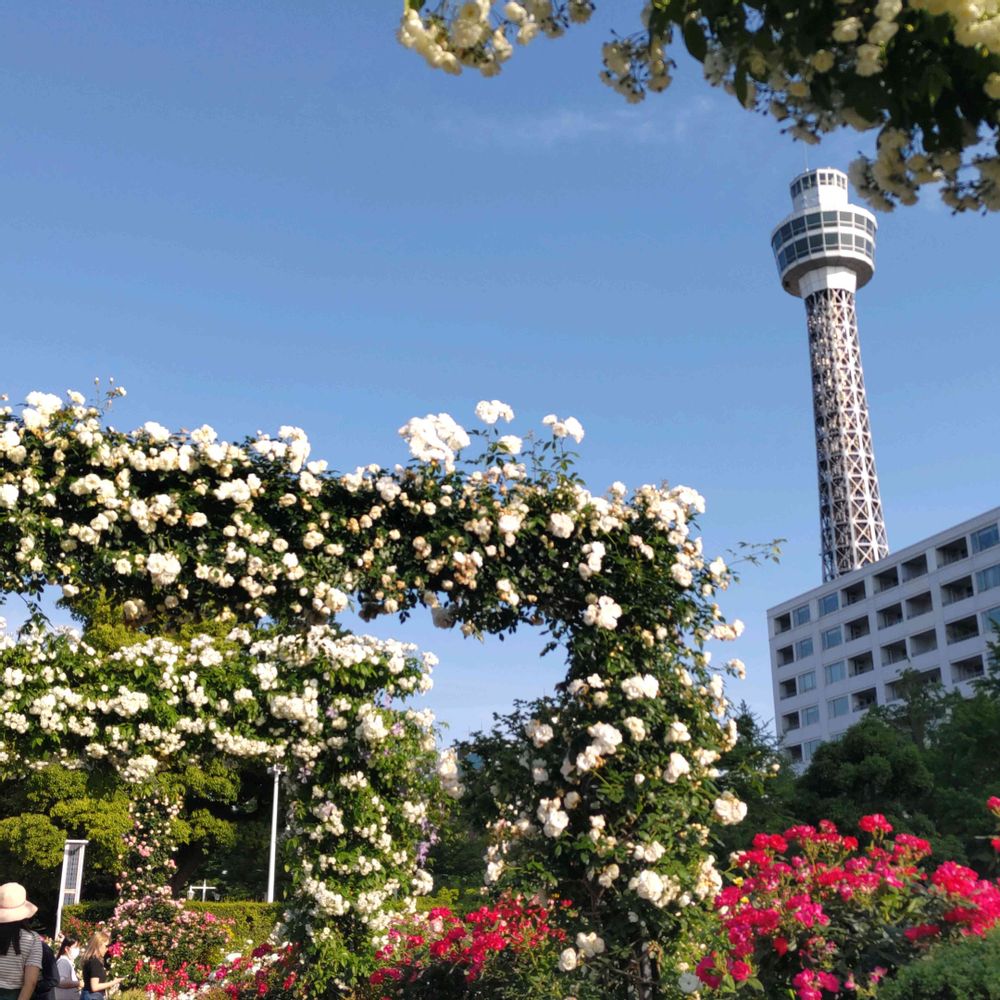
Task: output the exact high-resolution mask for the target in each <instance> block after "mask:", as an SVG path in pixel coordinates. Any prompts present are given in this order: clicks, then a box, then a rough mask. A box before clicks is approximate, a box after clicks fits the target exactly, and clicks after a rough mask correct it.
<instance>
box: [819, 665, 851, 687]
mask: <svg viewBox="0 0 1000 1000" xmlns="http://www.w3.org/2000/svg"><path fill="white" fill-rule="evenodd" d="M824 670H825V671H826V683H827V684H836V683H837V681H842V680H843V679H844V678H845V677H846V676H847V664H846V663H844V661H843V660H837V662H836V663H828V664H827V665H826V667H824Z"/></svg>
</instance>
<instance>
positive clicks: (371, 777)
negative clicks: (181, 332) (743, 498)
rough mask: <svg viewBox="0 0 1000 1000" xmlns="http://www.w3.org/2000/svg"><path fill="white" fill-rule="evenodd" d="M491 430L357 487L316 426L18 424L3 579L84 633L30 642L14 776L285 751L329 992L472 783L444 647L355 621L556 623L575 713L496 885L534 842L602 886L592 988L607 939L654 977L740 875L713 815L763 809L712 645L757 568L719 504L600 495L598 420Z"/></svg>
mask: <svg viewBox="0 0 1000 1000" xmlns="http://www.w3.org/2000/svg"><path fill="white" fill-rule="evenodd" d="M477 416H478V417H479V418H480V419H481V420H482V421H483V423H484V424H485V425H486V429H484V430H481V431H473V432H471V438H476V439H477V441H478V443H479V444H480V445H481V447H480V448H479V449H478V453H477V454H476V456H475V457H474V458H472V459H468V458H463V457H461V453H463V451H464V452H465V453H466V454H468V452H469V451H472V450H473V449H472V448H471V447H470V445H471V443H472V442H471V440H470V434H469V433H467V432H466V431H465V430H464V429H463V428H462V427H460V426H459V425H458V424H456V423H455V422H454V421H453V420H452V419H451V418H450V417H448V416H447V415H444V414H439V415H436V416H428V417H426V418H417V419H414V420H411V421H410V422H409V423H408V424H407V425H406V426H405V427H403V428H401V433H402V434H403V436H404V437H405V438H406V439H407V441H408V443H409V446H410V450H411V453H412V455H413V461H412V462H411V463H410V464H408V465H406V466H396V467H395V468H392V469H384V468H382V467H380V466H376V465H370V466H366V467H362V468H359V469H357V470H355V471H354V472H350V473H347V474H337V473H334V472H331V471H329V470H328V468H327V465H326V463H325V462H321V461H310V458H309V453H310V448H309V443H308V440H307V438H306V436H305V434H304V433H303V432H302V431H301V430H299V429H298V428H293V427H283V428H281V429H280V431H279V433H278V435H277V436H276V437H270V436H267V435H261V436H258V437H255V438H253V439H248V440H246V441H245V442H243V443H241V444H233V443H229V442H224V441H220V440H219V439H218V437H217V435H216V433H215V432H214V431H213V430H212V429H211V428H210V427H207V426H203V427H200V428H198V429H196V430H192V431H180V432H176V433H172V432H170V431H168V430H167V429H166V428H164V427H162V426H161V425H159V424H157V423H154V422H147V423H146V424H144V425H143V426H142V427H141V428H139V429H138V430H136V431H132V432H128V433H125V432H121V431H117V430H115V429H113V428H112V427H110V426H108V425H107V423H106V421H105V419H104V417H103V416H102V412H101V410H100V409H99V408H98V407H97V406H92V405H88V404H86V403H85V401H84V399H83V397H82V396H80V395H79V394H77V393H70V394H69V396H68V399H67V400H63V399H62V398H60V397H58V396H54V395H50V394H43V393H32V394H30V395H29V396H28V399H27V404H26V405H25V406H24V407H23V408H19V409H18V410H15V409H14V408H12V407H5V408H4V409H3V410H2V411H0V587H2V591H3V592H4V593H8V594H10V593H19V594H22V595H28V596H31V595H38V594H40V593H41V592H42V590H43V588H44V587H46V586H55V587H58V588H60V590H61V595H62V598H63V600H64V602H65V603H66V604H67V605H68V606H69V607H70V608H71V609H73V610H74V612H75V613H76V614H77V616H78V617H79V618H80V619H81V620H82V621H83V623H84V627H83V630H82V636H81V635H80V634H76V633H72V632H68V631H65V630H62V631H60V630H48V629H45V628H43V627H41V626H38V627H34V628H28V629H25V630H22V632H21V634H20V635H19V636H18V637H17V638H16V639H15V638H13V637H7V638H5V639H3V640H2V642H0V659H2V664H0V666H2V669H3V672H4V687H3V693H2V695H0V769H3V770H4V771H7V772H9V773H13V772H15V771H16V770H17V769H18V768H23V767H24V765H25V762H28V763H31V764H33V765H36V766H41V765H42V764H44V762H46V761H49V760H52V759H62V760H64V761H71V762H72V761H79V762H81V764H83V765H85V766H101V765H103V766H107V765H110V766H114V767H116V768H117V769H119V770H120V772H121V774H122V775H124V776H125V777H126V779H128V780H130V781H133V782H135V783H136V785H137V787H139V788H141V787H143V786H144V785H145V783H148V782H149V781H150V780H152V779H154V778H155V774H156V772H157V770H158V769H160V768H161V767H164V766H169V765H172V764H173V763H175V762H177V761H179V760H184V759H198V758H204V757H205V756H206V755H210V754H221V755H225V756H226V757H229V758H233V759H237V760H239V759H244V760H245V759H255V760H263V761H267V762H269V763H273V764H279V765H282V766H283V767H284V768H285V770H286V772H287V778H286V781H287V784H288V793H289V795H290V801H291V806H290V808H289V831H290V835H289V837H288V842H287V848H286V864H287V866H288V867H289V870H290V872H291V879H292V887H291V894H290V900H289V904H288V912H287V932H288V934H289V935H290V937H291V938H292V939H294V940H297V941H299V942H301V943H302V944H303V946H304V948H305V949H306V952H307V959H308V960H307V963H306V967H307V970H308V974H309V975H310V976H311V977H312V978H313V980H314V983H315V984H317V988H319V984H327V983H329V982H331V981H332V979H333V978H334V977H340V978H342V979H349V978H350V976H351V975H353V974H355V973H357V972H358V971H360V970H361V969H363V968H364V967H365V964H366V962H367V961H368V959H369V956H370V954H371V950H372V947H373V945H374V946H377V945H379V944H380V943H381V942H382V941H384V934H385V931H386V928H387V926H388V924H389V923H390V921H391V920H392V914H393V912H395V911H398V910H401V909H407V908H409V907H411V906H412V904H413V897H414V895H416V894H419V893H422V892H427V891H429V890H430V888H431V879H430V877H429V876H428V875H427V873H426V872H424V871H423V870H422V869H421V867H420V865H419V858H420V857H421V856H422V853H423V852H422V851H421V850H420V843H421V841H423V840H425V839H426V835H427V830H428V827H429V825H430V824H431V823H432V822H433V820H434V816H435V814H436V810H437V803H438V795H439V793H440V792H441V791H442V790H443V791H445V792H448V793H450V794H459V793H460V791H461V786H460V775H459V773H458V771H457V769H456V766H455V760H454V756H453V755H450V754H448V753H447V752H446V753H445V754H444V755H442V756H441V757H439V756H438V754H437V753H436V750H435V736H434V731H433V719H432V716H431V715H430V713H429V712H427V711H417V710H415V709H414V708H412V707H408V706H407V700H408V699H409V698H410V696H412V695H415V694H418V693H421V692H423V691H425V690H426V689H427V688H428V687H429V685H430V676H429V675H430V671H431V668H432V666H433V663H434V660H433V657H431V656H429V655H426V654H425V655H420V654H418V652H417V651H416V650H415V649H414V648H413V647H412V646H408V645H404V644H402V643H399V642H394V641H385V640H376V639H374V638H371V637H369V636H360V635H355V634H351V633H349V632H347V631H346V630H345V629H343V628H342V627H341V626H339V625H338V624H337V616H338V615H339V614H340V613H342V612H344V611H345V610H346V609H347V608H348V607H349V606H350V605H351V604H352V603H353V604H354V606H355V607H357V608H358V609H359V611H360V612H361V614H362V616H363V617H366V618H370V617H373V616H375V615H380V614H388V615H403V616H405V615H406V614H408V613H409V612H410V611H411V610H412V609H414V608H416V607H417V606H423V607H426V608H428V609H430V611H431V613H432V614H433V616H434V620H435V622H436V623H437V624H439V625H442V626H445V627H447V626H450V625H458V626H460V627H461V629H462V630H463V632H464V633H466V634H469V635H471V634H477V633H502V632H506V631H511V630H513V629H515V628H516V627H518V626H519V625H522V624H526V623H527V624H531V625H533V626H537V627H541V628H543V629H544V630H545V631H546V632H547V633H548V634H549V635H550V636H551V639H552V642H553V644H559V645H561V646H563V647H564V648H565V650H566V652H567V659H568V672H567V676H566V680H565V682H564V683H563V684H562V685H560V687H559V690H558V692H557V696H556V698H555V699H554V700H553V702H552V705H553V706H554V710H553V712H552V713H551V715H550V716H549V717H547V718H539V719H535V720H532V722H531V724H530V725H528V726H527V727H526V729H525V733H524V735H523V741H524V748H525V759H526V760H527V761H528V765H527V769H526V774H528V775H530V782H529V786H528V788H527V790H526V789H525V788H523V787H519V788H517V789H514V787H513V784H512V787H511V791H510V796H509V798H510V801H509V802H507V803H506V805H505V804H504V803H503V799H504V794H503V792H502V790H501V791H500V793H499V794H498V800H500V808H501V810H502V811H504V815H502V816H501V817H500V819H501V822H500V823H499V825H498V826H497V827H496V830H497V831H499V833H498V836H497V837H496V839H495V844H494V847H493V848H492V849H491V858H490V862H491V867H490V878H491V879H492V880H494V881H500V882H502V881H504V878H505V874H504V871H503V869H504V865H505V861H504V859H505V858H510V859H511V864H513V858H514V856H515V854H517V855H518V856H519V857H523V854H524V845H525V844H530V845H532V846H531V850H532V851H533V852H534V857H535V859H536V861H537V863H538V865H539V868H540V869H545V870H548V871H550V872H552V873H554V874H555V876H556V877H557V880H561V881H562V882H565V883H567V884H569V883H573V884H579V885H585V884H588V883H593V884H594V886H595V894H593V895H592V896H591V899H590V902H591V904H593V905H591V906H590V907H589V909H586V910H585V912H584V914H583V916H582V917H581V919H582V920H585V921H586V926H585V927H581V928H580V929H581V931H586V932H587V933H589V934H590V935H591V937H589V938H587V939H586V940H587V941H588V942H589V943H588V945H587V947H586V948H584V949H583V950H582V951H580V952H579V954H577V955H576V956H575V957H574V959H572V960H571V959H570V957H569V956H564V961H563V963H562V964H563V966H564V967H565V968H566V970H567V974H568V975H581V974H584V976H585V974H586V971H587V966H588V963H590V962H591V960H594V967H595V969H596V964H597V957H598V956H599V955H601V954H604V953H605V951H606V952H607V953H608V954H612V953H615V954H617V953H621V954H623V955H632V956H633V957H634V956H645V958H644V959H643V961H641V962H640V963H639V966H638V967H639V968H640V973H639V974H640V975H641V976H642V977H644V978H646V979H648V978H649V977H650V976H651V975H653V973H651V972H650V968H651V966H650V962H649V960H648V959H649V956H650V955H651V954H653V951H652V950H651V949H652V944H653V942H655V945H656V955H658V956H660V958H661V960H662V961H664V962H666V961H667V957H665V956H669V946H670V943H671V941H676V940H677V939H678V937H679V936H680V935H681V933H682V932H683V930H684V927H685V926H686V922H688V921H689V917H688V915H687V914H688V913H689V911H692V910H693V908H692V907H691V905H690V904H691V903H692V902H693V901H697V900H699V899H703V898H705V897H706V895H710V893H711V889H712V887H713V886H714V885H715V883H716V878H717V877H716V876H715V874H714V868H713V865H712V861H711V857H710V843H709V841H710V832H711V826H712V825H713V824H715V823H719V822H732V821H735V820H737V819H739V818H740V814H741V804H740V803H737V802H734V801H732V800H729V799H726V798H720V797H718V796H717V794H716V792H715V789H714V786H713V783H712V779H713V777H714V770H713V765H714V762H715V761H716V760H717V758H718V755H719V754H720V753H722V752H724V751H725V749H726V748H727V747H729V746H731V744H732V741H733V739H734V738H735V737H734V730H733V727H732V724H731V723H730V722H728V721H727V719H726V701H725V698H724V696H723V690H722V679H721V676H720V675H719V674H713V673H712V671H711V669H710V667H709V660H710V654H709V652H708V651H707V650H705V649H704V646H705V644H706V643H707V642H708V641H709V640H711V639H713V638H714V639H726V638H732V637H733V636H734V635H736V634H738V631H739V627H740V626H739V623H733V624H727V623H726V622H725V620H724V619H723V617H722V615H721V612H720V610H719V608H718V606H717V604H716V603H715V600H714V597H715V594H716V591H717V590H718V589H720V588H723V587H725V585H726V584H727V582H728V580H729V572H728V570H727V568H726V567H725V565H724V563H723V562H722V561H721V560H715V561H713V562H711V563H709V562H707V560H706V558H705V557H704V556H703V554H702V550H701V543H700V539H698V538H697V537H695V535H694V534H693V532H692V530H691V529H692V526H693V524H694V520H693V519H694V518H695V517H696V516H697V514H698V513H700V512H701V510H702V509H703V501H702V500H701V497H699V496H698V494H697V493H695V492H694V491H693V490H690V489H687V488H684V487H677V488H668V487H665V486H664V487H653V486H643V487H640V488H639V489H637V490H635V491H634V492H633V493H631V494H629V493H628V491H627V490H626V489H625V487H624V486H622V485H621V484H617V483H616V484H614V485H613V486H612V488H611V489H610V491H609V492H608V493H607V494H606V495H605V496H594V495H592V494H591V493H590V492H588V491H587V490H586V489H585V488H584V486H583V485H582V483H580V481H579V480H578V479H577V477H576V476H575V475H574V474H573V473H572V471H571V468H570V462H569V458H568V455H567V452H566V451H565V447H564V446H565V444H566V442H567V440H568V439H576V440H577V441H578V440H579V439H580V438H582V436H583V431H582V428H581V427H580V425H579V424H578V423H577V422H576V421H575V420H573V419H572V418H568V419H565V420H560V419H557V418H556V417H549V418H546V421H545V423H546V425H547V427H548V430H549V433H548V434H546V435H544V436H542V437H541V438H540V439H539V440H538V441H536V442H534V443H532V442H531V441H529V442H528V444H527V446H526V444H525V442H524V441H522V440H521V439H520V438H518V437H515V436H514V435H511V434H506V435H502V434H501V433H500V432H499V430H498V429H497V428H496V426H495V425H496V424H497V422H498V421H499V420H507V421H509V420H510V419H511V418H512V417H513V414H512V413H511V412H510V409H509V407H506V406H505V405H504V404H502V403H499V402H498V401H486V402H483V403H481V404H480V405H479V406H478V407H477ZM109 600H110V601H111V602H112V603H113V604H114V605H115V606H117V607H119V608H120V609H121V611H122V613H123V615H124V617H125V620H126V621H127V622H128V623H129V624H130V626H131V627H132V628H133V629H134V630H135V641H134V642H132V643H130V644H126V645H124V646H123V647H121V648H118V649H115V650H113V651H107V650H104V649H100V648H97V646H95V645H93V644H91V643H89V642H88V633H87V623H88V615H89V614H90V613H91V612H92V611H93V609H94V608H95V607H96V606H97V604H98V603H103V604H104V606H106V603H107V602H108V601H109ZM727 669H730V670H735V671H739V670H740V669H741V665H739V664H738V662H737V661H733V663H732V664H729V665H727ZM653 747H656V748H657V751H656V753H652V748H653ZM536 758H537V760H536ZM661 758H662V759H661ZM637 775H641V777H637ZM626 782H627V785H628V788H627V792H622V791H621V789H622V788H623V787H624V783H626ZM657 817H659V819H657ZM671 836H675V840H674V841H673V842H671V841H670V840H669V839H667V840H664V838H669V837H671ZM512 839H516V840H517V841H518V845H519V846H518V851H519V852H520V854H518V851H513V852H512V849H511V847H510V843H511V841H512ZM612 872H614V874H613V876H612V874H611V873H612ZM598 880H599V881H598ZM598 904H600V905H598ZM603 914H608V916H607V917H605V916H603ZM691 919H693V917H692V918H691ZM595 933H596V934H598V935H605V936H607V948H606V949H605V947H604V945H605V942H604V940H603V937H602V938H601V947H600V948H597V947H595V945H594V940H595V939H594V937H593V935H594V934H595ZM581 970H583V972H582V973H581ZM596 974H597V973H596V972H594V973H593V975H596ZM626 988H628V989H631V987H626V986H625V985H623V986H622V989H626ZM608 995H611V994H610V993H609V994H608ZM622 995H625V994H624V993H623V994H622Z"/></svg>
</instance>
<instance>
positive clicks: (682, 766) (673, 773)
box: [663, 753, 691, 785]
mask: <svg viewBox="0 0 1000 1000" xmlns="http://www.w3.org/2000/svg"><path fill="white" fill-rule="evenodd" d="M690 772H691V765H690V764H689V763H688V761H687V758H685V757H684V756H683V755H682V754H679V753H672V754H671V755H670V760H669V761H668V762H667V769H666V771H665V772H664V774H663V777H664V779H665V780H666V782H667V784H668V785H672V784H674V783H675V782H676V781H677V779H678V778H682V777H683V776H684V775H685V774H690Z"/></svg>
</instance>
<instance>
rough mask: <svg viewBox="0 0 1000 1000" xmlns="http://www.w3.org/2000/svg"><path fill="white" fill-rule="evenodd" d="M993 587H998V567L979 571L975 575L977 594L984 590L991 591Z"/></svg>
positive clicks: (999, 571)
mask: <svg viewBox="0 0 1000 1000" xmlns="http://www.w3.org/2000/svg"><path fill="white" fill-rule="evenodd" d="M994 587H1000V565H997V566H990V567H989V568H988V569H981V570H980V571H979V572H978V573H977V574H976V590H977V591H979V593H982V592H983V591H984V590H992V589H993V588H994Z"/></svg>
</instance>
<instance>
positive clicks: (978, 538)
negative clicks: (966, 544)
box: [972, 524, 1000, 552]
mask: <svg viewBox="0 0 1000 1000" xmlns="http://www.w3.org/2000/svg"><path fill="white" fill-rule="evenodd" d="M994 545H1000V527H998V526H997V525H995V524H990V525H988V526H987V527H985V528H980V529H979V530H978V531H974V532H973V533H972V551H973V552H982V551H983V550H984V549H992V548H993V546H994Z"/></svg>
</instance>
